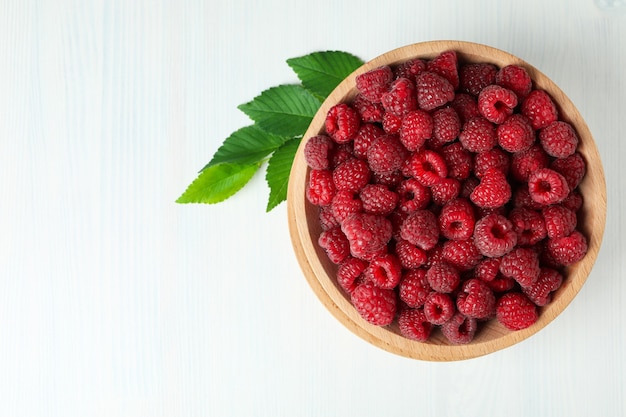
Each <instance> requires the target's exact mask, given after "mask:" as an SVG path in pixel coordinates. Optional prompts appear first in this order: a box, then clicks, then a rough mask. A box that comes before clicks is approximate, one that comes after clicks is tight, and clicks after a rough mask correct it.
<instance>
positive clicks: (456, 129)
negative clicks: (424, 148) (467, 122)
mask: <svg viewBox="0 0 626 417" xmlns="http://www.w3.org/2000/svg"><path fill="white" fill-rule="evenodd" d="M432 119H433V134H432V138H431V140H430V146H432V147H440V146H443V145H444V144H446V143H450V142H453V141H454V140H455V139H456V138H458V137H459V134H460V133H461V119H460V118H459V115H458V114H457V112H456V110H454V109H453V108H452V107H443V108H441V109H437V110H435V111H434V112H433V115H432Z"/></svg>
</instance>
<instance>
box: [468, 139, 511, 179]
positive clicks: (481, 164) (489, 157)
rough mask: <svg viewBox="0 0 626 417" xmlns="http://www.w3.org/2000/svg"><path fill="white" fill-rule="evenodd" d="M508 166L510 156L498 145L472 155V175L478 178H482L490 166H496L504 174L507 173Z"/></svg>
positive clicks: (509, 164)
mask: <svg viewBox="0 0 626 417" xmlns="http://www.w3.org/2000/svg"><path fill="white" fill-rule="evenodd" d="M510 166H511V158H510V157H509V154H508V153H507V152H505V151H503V150H502V149H500V148H499V147H495V148H492V149H489V150H488V151H484V152H480V153H477V154H476V155H475V156H474V175H476V176H477V177H478V178H482V176H483V175H484V174H485V172H487V171H488V170H489V169H491V168H497V169H499V170H500V171H502V173H503V174H504V175H508V174H509V168H510Z"/></svg>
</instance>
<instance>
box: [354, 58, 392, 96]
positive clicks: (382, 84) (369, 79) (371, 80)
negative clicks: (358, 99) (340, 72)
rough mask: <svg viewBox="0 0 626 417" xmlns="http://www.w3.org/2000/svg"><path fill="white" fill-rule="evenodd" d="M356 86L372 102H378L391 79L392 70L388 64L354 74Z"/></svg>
mask: <svg viewBox="0 0 626 417" xmlns="http://www.w3.org/2000/svg"><path fill="white" fill-rule="evenodd" d="M355 81H356V88H357V90H359V92H360V93H361V94H362V95H363V97H365V98H366V99H368V100H369V101H371V102H372V103H380V101H381V98H382V95H383V94H384V93H386V92H387V89H388V88H389V85H390V84H391V82H392V81H393V72H392V71H391V68H390V67H389V66H386V65H384V66H381V67H378V68H374V69H372V70H369V71H368V72H366V73H363V74H359V75H357V76H356V79H355Z"/></svg>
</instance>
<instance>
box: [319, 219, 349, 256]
mask: <svg viewBox="0 0 626 417" xmlns="http://www.w3.org/2000/svg"><path fill="white" fill-rule="evenodd" d="M318 244H319V246H320V247H321V248H322V249H324V251H325V252H326V255H328V259H330V261H331V262H332V263H334V264H339V263H341V262H343V260H344V259H346V258H347V257H348V256H349V255H350V245H349V244H348V239H347V238H346V236H345V235H344V234H343V232H342V231H341V228H339V227H333V228H332V229H328V230H324V231H322V233H321V234H320V237H319V238H318Z"/></svg>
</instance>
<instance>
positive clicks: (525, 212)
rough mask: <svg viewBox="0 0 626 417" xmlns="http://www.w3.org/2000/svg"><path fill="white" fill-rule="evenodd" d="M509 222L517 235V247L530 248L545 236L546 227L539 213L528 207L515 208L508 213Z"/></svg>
mask: <svg viewBox="0 0 626 417" xmlns="http://www.w3.org/2000/svg"><path fill="white" fill-rule="evenodd" d="M509 221H510V222H511V224H512V225H513V230H515V233H516V234H517V244H518V246H532V245H535V244H537V243H539V242H540V241H542V240H543V239H544V238H545V237H546V236H547V232H546V226H545V223H544V220H543V216H542V215H541V212H539V211H536V210H533V209H531V208H528V207H516V208H514V209H513V210H511V212H510V213H509Z"/></svg>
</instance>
